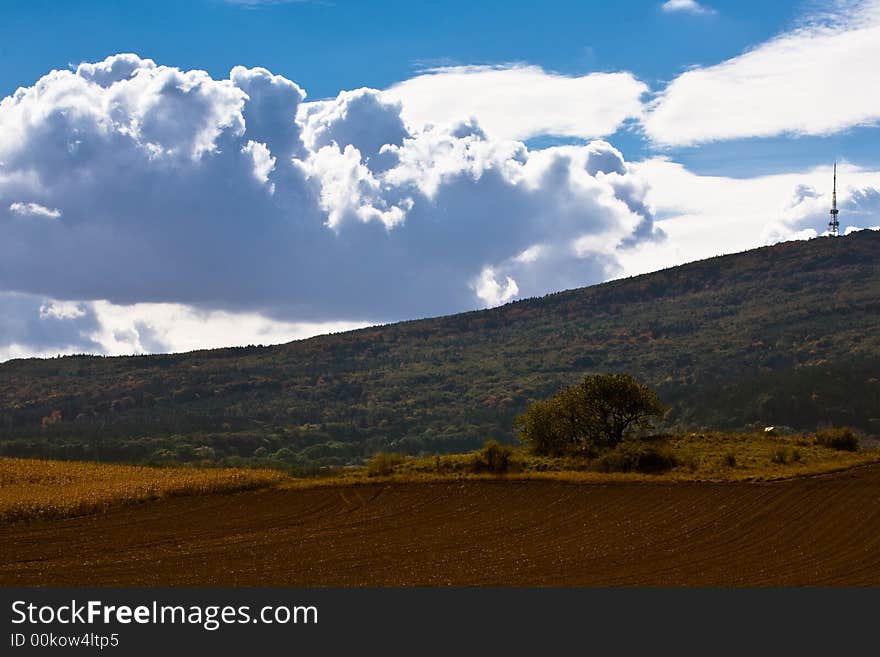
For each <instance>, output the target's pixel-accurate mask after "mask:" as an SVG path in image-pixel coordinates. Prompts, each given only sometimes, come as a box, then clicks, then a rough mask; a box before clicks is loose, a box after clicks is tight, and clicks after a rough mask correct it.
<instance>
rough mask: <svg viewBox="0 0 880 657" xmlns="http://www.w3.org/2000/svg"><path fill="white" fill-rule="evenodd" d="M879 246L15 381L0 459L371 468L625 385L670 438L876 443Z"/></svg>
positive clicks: (4, 378) (111, 360)
mask: <svg viewBox="0 0 880 657" xmlns="http://www.w3.org/2000/svg"><path fill="white" fill-rule="evenodd" d="M878 254H880V233H877V232H876V231H860V232H857V233H853V234H851V235H849V236H846V237H840V238H818V239H814V240H809V241H804V242H787V243H782V244H777V245H773V246H768V247H762V248H759V249H753V250H750V251H744V252H741V253H737V254H730V255H723V256H716V257H714V258H709V259H706V260H700V261H696V262H693V263H687V264H684V265H679V266H677V267H671V268H668V269H663V270H660V271H657V272H652V273H648V274H642V275H639V276H634V277H629V278H622V279H616V280H613V281H608V282H605V283H602V284H599V285H595V286H591V287H586V288H578V289H574V290H566V291H562V292H556V293H553V294H550V295H547V296H544V297H536V298H530V299H523V300H518V301H516V302H512V303H509V304H506V305H504V306H500V307H497V308H492V309H487V310H478V311H470V312H466V313H460V314H456V315H447V316H443V317H438V318H428V319H417V320H408V321H405V322H398V323H393V324H385V325H379V326H372V327H366V328H362V329H356V330H354V331H348V332H344V333H335V334H328V335H322V336H316V337H313V338H308V339H305V340H297V341H294V342H290V343H286V344H282V345H274V346H268V347H262V346H260V347H253V346H251V347H229V348H221V349H213V350H199V351H193V352H187V353H181V354H158V355H148V356H121V357H101V356H65V357H59V358H53V359H16V360H13V361H7V362H6V363H2V364H0V453H4V454H10V455H31V456H55V457H61V458H97V459H101V460H134V461H143V460H147V461H149V460H158V461H162V460H181V461H191V460H199V459H201V460H205V459H208V460H216V461H221V462H228V461H230V460H231V461H235V462H238V461H240V460H242V459H244V460H248V459H257V460H259V459H274V460H278V461H283V462H288V463H294V464H308V463H318V464H322V463H323V464H344V463H348V462H356V461H358V460H360V459H362V458H364V457H366V456H368V455H369V454H371V453H374V452H375V451H378V450H382V449H385V450H389V449H390V450H396V451H403V452H408V453H422V452H444V451H456V450H460V449H467V448H471V447H474V446H476V445H478V444H481V443H482V442H483V441H484V440H486V439H488V438H499V439H502V440H508V441H509V440H512V439H513V435H512V428H511V427H512V421H513V418H514V417H515V416H516V414H518V413H519V412H521V411H522V410H523V408H525V406H526V405H527V404H528V403H529V401H531V400H533V399H537V398H542V397H546V396H549V395H550V394H553V393H554V392H555V391H557V390H558V389H559V388H560V387H562V386H564V385H569V384H571V383H573V382H574V381H575V380H577V379H578V378H580V377H581V376H583V375H584V374H586V373H590V372H596V371H623V372H628V373H630V374H633V375H635V376H637V377H639V378H641V379H643V380H645V381H646V382H648V383H649V384H651V385H652V386H654V387H655V388H656V389H657V390H658V393H659V394H660V396H661V398H663V399H664V400H665V401H666V402H667V403H669V404H670V406H671V407H672V411H671V413H670V415H669V417H668V419H667V421H666V423H665V425H664V427H665V428H669V429H676V430H685V429H688V430H690V429H696V430H699V429H702V428H719V429H741V428H749V427H754V426H758V425H760V424H762V423H775V424H786V425H791V426H794V427H796V428H799V429H804V430H809V429H812V428H815V427H816V426H819V425H822V424H852V425H855V426H857V427H858V428H860V429H861V430H862V431H865V432H867V433H869V434H880V419H878V418H880V384H878V383H877V379H878V377H880V337H878V333H880V332H878V331H877V330H876V329H877V326H878V318H880V274H878V271H877V267H876V260H877V256H878Z"/></svg>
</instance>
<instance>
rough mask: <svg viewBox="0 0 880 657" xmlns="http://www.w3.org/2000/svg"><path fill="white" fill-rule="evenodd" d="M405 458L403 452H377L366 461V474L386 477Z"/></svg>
mask: <svg viewBox="0 0 880 657" xmlns="http://www.w3.org/2000/svg"><path fill="white" fill-rule="evenodd" d="M405 460H406V458H405V457H404V456H403V454H394V453H388V452H379V453H378V454H375V455H374V456H373V458H371V459H370V460H369V461H367V476H369V477H387V476H388V475H390V474H392V473H393V472H394V469H395V468H396V467H397V466H399V465H401V464H402V463H403V462H404V461H405Z"/></svg>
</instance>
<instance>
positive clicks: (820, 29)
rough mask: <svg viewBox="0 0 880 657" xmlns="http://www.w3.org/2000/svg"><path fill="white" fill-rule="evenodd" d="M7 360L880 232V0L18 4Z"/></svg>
mask: <svg viewBox="0 0 880 657" xmlns="http://www.w3.org/2000/svg"><path fill="white" fill-rule="evenodd" d="M0 12H2V21H0V60H2V61H3V66H2V67H0V97H2V101H0V361H2V360H8V359H11V358H20V357H28V356H54V355H57V354H69V353H94V354H106V355H118V354H130V353H155V352H166V351H188V350H192V349H199V348H208V347H219V346H228V345H245V344H272V343H279V342H286V341H288V340H292V339H297V338H302V337H307V336H310V335H316V334H319V333H326V332H335V331H341V330H347V329H350V328H355V327H359V326H365V325H370V324H376V323H386V322H391V321H397V320H403V319H412V318H418V317H429V316H436V315H442V314H448V313H454V312H460V311H465V310H473V309H477V308H487V307H492V306H496V305H499V304H503V303H506V302H509V301H512V300H516V299H522V298H527V297H534V296H540V295H543V294H547V293H550V292H554V291H558V290H562V289H568V288H572V287H580V286H584V285H591V284H595V283H599V282H602V281H606V280H610V279H616V278H622V277H626V276H632V275H637V274H641V273H645V272H649V271H655V270H657V269H661V268H665V267H669V266H674V265H677V264H681V263H684V262H690V261H693V260H698V259H701V258H706V257H711V256H715V255H719V254H722V253H731V252H736V251H743V250H746V249H750V248H755V247H758V246H762V245H766V244H772V243H775V242H779V241H784V240H792V239H811V238H817V237H821V236H822V235H823V234H824V233H825V231H826V229H827V221H828V209H829V207H830V195H831V167H832V164H833V162H835V161H837V162H838V178H839V181H838V200H839V205H840V208H841V212H840V222H841V228H842V232H851V231H853V230H859V229H871V228H874V229H876V227H877V225H878V224H880V148H878V146H880V127H878V122H880V69H878V67H877V66H876V62H877V61H880V0H863V1H861V0H838V1H830V2H829V1H825V2H818V1H813V0H797V1H794V0H791V1H789V0H780V1H779V2H773V3H767V2H760V3H759V2H747V1H741V0H740V1H733V0H731V1H726V0H705V1H700V2H697V1H695V0H668V1H666V2H664V1H663V0H633V1H630V2H626V3H607V2H589V1H584V0H580V1H578V2H562V1H554V0H544V1H543V2H540V3H535V2H518V1H514V0H507V1H506V2H496V1H494V0H489V1H486V2H479V3H474V2H458V1H457V0H454V1H445V2H443V3H436V2H419V1H417V0H409V1H408V2H398V1H393V0H385V1H379V0H376V1H373V2H369V3H366V2H357V1H348V0H333V1H317V0H316V1H309V0H299V1H284V0H271V1H269V0H266V1H261V0H178V1H176V2H160V1H151V2H143V1H139V2H124V1H123V2H109V1H107V2H96V1H86V0H83V1H80V2H76V3H62V2H55V1H51V2H50V1H43V0H27V1H19V0H3V3H2V6H0Z"/></svg>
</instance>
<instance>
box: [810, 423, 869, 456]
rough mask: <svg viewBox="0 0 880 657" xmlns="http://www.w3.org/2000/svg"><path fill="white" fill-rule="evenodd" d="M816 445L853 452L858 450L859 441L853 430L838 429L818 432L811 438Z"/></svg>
mask: <svg viewBox="0 0 880 657" xmlns="http://www.w3.org/2000/svg"><path fill="white" fill-rule="evenodd" d="M813 439H814V440H815V442H816V444H817V445H822V446H823V447H830V448H831V449H840V450H845V451H847V452H855V451H857V450H858V449H859V445H860V443H861V440H860V439H859V435H858V434H857V433H856V432H855V430H854V429H851V428H850V427H841V428H840V429H825V430H824V431H819V432H817V433H816V435H815V436H814V438H813Z"/></svg>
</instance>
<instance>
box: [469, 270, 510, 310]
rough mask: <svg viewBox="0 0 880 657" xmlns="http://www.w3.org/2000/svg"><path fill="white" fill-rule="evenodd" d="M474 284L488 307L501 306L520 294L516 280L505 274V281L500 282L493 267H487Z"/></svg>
mask: <svg viewBox="0 0 880 657" xmlns="http://www.w3.org/2000/svg"><path fill="white" fill-rule="evenodd" d="M472 285H473V287H474V291H475V292H476V293H477V296H478V297H480V299H481V300H482V301H483V303H484V304H485V305H486V306H487V307H492V306H500V305H501V304H503V303H507V302H508V301H510V300H511V299H513V298H514V297H515V296H516V295H517V294H519V286H517V284H516V281H515V280H513V279H512V278H511V277H510V276H505V277H504V282H502V283H499V282H498V280H497V278H496V274H495V270H494V269H493V268H492V267H485V268H484V269H483V271H482V272H480V276H479V278H477V279H476V280H475V281H474V282H473V284H472Z"/></svg>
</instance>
